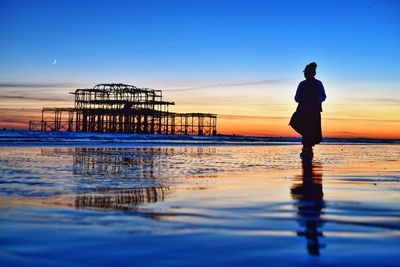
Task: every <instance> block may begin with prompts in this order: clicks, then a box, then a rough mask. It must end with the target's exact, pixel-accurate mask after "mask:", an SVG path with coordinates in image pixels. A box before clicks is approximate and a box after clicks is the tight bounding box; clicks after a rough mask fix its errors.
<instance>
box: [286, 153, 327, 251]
mask: <svg viewBox="0 0 400 267" xmlns="http://www.w3.org/2000/svg"><path fill="white" fill-rule="evenodd" d="M302 169H303V174H302V175H301V176H298V177H296V179H295V182H294V184H293V186H292V189H291V194H292V197H293V199H295V200H297V202H296V203H295V206H296V207H297V216H298V220H299V222H300V225H301V226H302V227H305V230H304V231H298V232H297V234H298V235H299V236H304V237H305V238H306V239H307V250H308V253H309V254H310V255H315V256H318V255H319V254H320V248H323V247H324V246H323V245H321V244H320V240H319V238H320V237H323V233H322V231H320V228H321V227H322V224H323V220H322V219H321V214H322V210H323V209H324V208H325V203H324V199H323V196H324V193H323V190H322V167H321V166H320V164H318V163H313V162H312V161H310V160H303V162H302Z"/></svg>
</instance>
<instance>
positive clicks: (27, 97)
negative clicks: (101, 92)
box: [0, 94, 71, 102]
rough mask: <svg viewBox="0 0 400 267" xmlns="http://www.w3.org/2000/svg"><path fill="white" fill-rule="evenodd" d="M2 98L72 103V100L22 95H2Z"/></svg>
mask: <svg viewBox="0 0 400 267" xmlns="http://www.w3.org/2000/svg"><path fill="white" fill-rule="evenodd" d="M0 98H7V99H24V100H38V101H57V102H65V101H70V100H71V99H70V98H67V97H65V98H51V97H35V96H22V95H1V94H0Z"/></svg>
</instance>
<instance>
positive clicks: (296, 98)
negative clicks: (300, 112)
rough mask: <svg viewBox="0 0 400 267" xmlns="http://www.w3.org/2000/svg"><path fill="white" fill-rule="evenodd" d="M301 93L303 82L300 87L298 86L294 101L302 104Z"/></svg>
mask: <svg viewBox="0 0 400 267" xmlns="http://www.w3.org/2000/svg"><path fill="white" fill-rule="evenodd" d="M301 92H302V82H301V83H299V85H298V86H297V90H296V95H295V97H294V100H295V101H296V102H300V100H301V95H302V94H301Z"/></svg>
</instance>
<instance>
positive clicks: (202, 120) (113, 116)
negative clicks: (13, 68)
mask: <svg viewBox="0 0 400 267" xmlns="http://www.w3.org/2000/svg"><path fill="white" fill-rule="evenodd" d="M71 94H73V95H74V96H75V106H74V107H73V108H62V107H44V108H43V109H42V118H41V120H40V121H30V122H29V130H41V131H74V132H106V133H141V134H185V135H216V134H217V115H216V114H210V113H175V112H170V111H169V110H168V109H169V106H171V105H175V103H174V102H169V101H165V100H163V95H162V90H156V89H149V88H138V87H136V86H133V85H127V84H119V83H112V84H98V85H96V86H94V87H93V88H90V89H76V90H75V92H71Z"/></svg>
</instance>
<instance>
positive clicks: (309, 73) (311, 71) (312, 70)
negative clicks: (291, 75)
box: [303, 62, 317, 79]
mask: <svg viewBox="0 0 400 267" xmlns="http://www.w3.org/2000/svg"><path fill="white" fill-rule="evenodd" d="M316 69H317V63H315V62H311V63H310V64H308V65H307V66H306V67H305V68H304V71H303V72H304V77H305V78H306V79H310V78H314V76H315V74H316V73H317V72H316Z"/></svg>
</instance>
